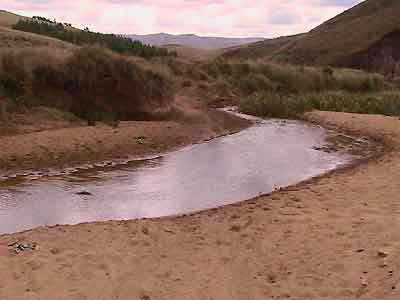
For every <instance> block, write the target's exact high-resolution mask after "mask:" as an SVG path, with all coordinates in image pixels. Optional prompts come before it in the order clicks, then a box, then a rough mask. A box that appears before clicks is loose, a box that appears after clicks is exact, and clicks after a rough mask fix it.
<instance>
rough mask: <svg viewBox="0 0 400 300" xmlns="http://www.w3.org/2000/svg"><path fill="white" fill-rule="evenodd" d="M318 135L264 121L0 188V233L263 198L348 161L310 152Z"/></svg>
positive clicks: (304, 126) (320, 139)
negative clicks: (146, 156) (150, 155)
mask: <svg viewBox="0 0 400 300" xmlns="http://www.w3.org/2000/svg"><path fill="white" fill-rule="evenodd" d="M326 134H327V132H326V131H325V129H323V128H321V127H319V126H315V125H311V124H308V123H304V122H300V121H280V120H265V121H260V122H258V123H257V124H255V125H254V126H252V127H251V128H249V129H246V130H244V131H241V132H240V133H237V134H233V135H230V136H226V137H221V138H217V139H214V140H212V141H210V142H207V143H204V144H198V145H193V146H190V147H186V148H184V149H181V150H179V151H175V152H171V153H168V154H166V155H165V156H163V157H161V158H156V159H150V160H139V161H134V162H130V163H128V164H126V165H122V166H118V167H109V168H97V169H96V168H95V169H90V170H81V171H79V172H76V173H73V174H67V175H63V176H54V177H43V178H39V179H37V180H28V179H27V180H23V181H21V182H19V183H18V184H12V185H9V184H2V185H1V186H0V234H2V233H13V232H18V231H23V230H27V229H31V228H35V227H39V226H45V225H55V224H77V223H82V222H91V221H105V220H124V219H136V218H145V217H146V218H148V217H160V216H167V215H176V214H183V213H189V212H194V211H200V210H205V209H209V208H214V207H218V206H223V205H227V204H231V203H235V202H238V201H241V200H244V199H249V198H252V197H255V196H258V195H260V194H265V193H269V192H271V191H273V190H274V189H275V188H278V187H284V186H288V185H291V184H295V183H297V182H300V181H303V180H306V179H308V178H311V177H314V176H317V175H319V174H322V173H324V172H327V171H329V170H332V169H334V168H337V167H339V166H341V165H344V164H347V163H349V162H350V160H351V159H352V157H351V156H349V155H345V154H342V153H325V152H322V151H318V150H315V148H316V147H318V146H321V145H322V144H323V143H324V140H325V138H326Z"/></svg>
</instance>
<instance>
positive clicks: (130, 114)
mask: <svg viewBox="0 0 400 300" xmlns="http://www.w3.org/2000/svg"><path fill="white" fill-rule="evenodd" d="M0 91H1V92H2V93H3V94H4V95H5V96H6V97H7V99H8V100H7V102H8V103H7V105H6V106H7V110H11V111H12V110H18V109H20V110H23V109H24V108H27V107H34V106H47V107H55V108H59V109H61V110H63V111H69V112H72V113H74V114H75V115H77V116H79V117H82V118H85V119H88V120H90V119H101V118H104V117H105V116H107V117H110V118H114V119H118V120H135V119H146V118H150V117H151V116H152V115H153V114H157V113H159V112H160V111H166V110H168V109H169V107H170V104H171V103H172V101H173V99H174V91H173V85H172V84H171V83H170V81H169V80H168V79H167V78H166V77H165V76H163V75H162V74H161V73H158V72H156V71H150V70H146V69H144V68H142V67H140V66H139V65H138V64H136V63H135V62H133V61H132V60H129V59H128V58H126V57H123V56H121V55H118V54H116V53H113V52H111V51H109V50H107V49H104V48H99V47H83V48H79V49H77V50H75V51H73V52H72V53H70V52H57V51H50V50H46V49H25V50H21V51H10V52H8V53H6V54H4V55H2V60H1V68H0Z"/></svg>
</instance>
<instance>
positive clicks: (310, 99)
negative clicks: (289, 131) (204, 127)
mask: <svg viewBox="0 0 400 300" xmlns="http://www.w3.org/2000/svg"><path fill="white" fill-rule="evenodd" d="M239 107H240V110H241V111H243V112H245V113H249V114H253V115H257V116H267V117H275V118H292V117H296V116H298V115H299V114H302V113H304V112H305V111H308V110H312V109H317V110H322V111H337V112H349V113H364V114H381V115H387V116H400V92H383V93H370V94H365V93H364V94H363V93H356V94H354V93H348V92H323V93H309V94H302V95H280V94H276V93H264V94H260V95H253V96H251V97H247V98H245V99H244V100H242V101H241V102H240V104H239Z"/></svg>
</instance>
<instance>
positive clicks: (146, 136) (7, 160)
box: [0, 96, 250, 175]
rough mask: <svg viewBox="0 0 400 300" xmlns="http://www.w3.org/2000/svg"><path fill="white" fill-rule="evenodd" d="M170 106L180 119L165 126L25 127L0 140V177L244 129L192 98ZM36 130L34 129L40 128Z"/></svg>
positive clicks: (150, 123)
mask: <svg viewBox="0 0 400 300" xmlns="http://www.w3.org/2000/svg"><path fill="white" fill-rule="evenodd" d="M175 105H176V106H177V107H178V108H179V109H180V111H181V112H182V115H179V116H178V117H175V118H172V120H168V121H143V122H138V121H132V122H121V123H120V125H119V127H118V128H113V127H111V126H108V125H106V124H101V123H98V124H97V126H95V127H89V126H82V125H80V126H72V125H70V126H68V127H66V128H55V129H52V130H39V129H38V130H35V128H30V130H31V131H32V132H28V133H24V134H17V135H11V136H0V175H1V173H5V174H14V173H17V172H18V171H19V172H21V171H24V170H29V169H34V170H37V169H45V168H48V167H71V166H72V167H73V166H76V165H80V164H86V163H95V162H99V161H104V160H108V159H124V158H135V157H141V156H143V155H149V154H159V153H163V152H165V151H169V150H171V149H175V148H177V147H181V146H184V145H188V144H193V143H197V142H201V141H203V140H207V139H210V138H213V137H216V136H220V135H225V134H230V133H233V132H237V131H239V130H241V129H243V128H245V127H248V126H249V125H250V122H248V121H245V120H243V119H240V118H237V117H235V116H233V115H228V114H226V113H223V112H219V111H215V110H211V109H209V108H207V106H206V105H205V104H204V103H202V102H201V101H199V100H196V99H189V98H186V97H183V96H178V97H177V98H176V104H175ZM39 125H41V124H39ZM39 125H36V127H39V128H41V127H40V126H39ZM57 125H58V124H57ZM21 127H23V126H21ZM22 129H24V130H26V129H25V128H22ZM22 129H21V131H23V130H22Z"/></svg>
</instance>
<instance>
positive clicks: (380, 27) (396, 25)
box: [225, 0, 400, 71]
mask: <svg viewBox="0 0 400 300" xmlns="http://www.w3.org/2000/svg"><path fill="white" fill-rule="evenodd" d="M399 20H400V0H367V1H364V2H362V3H360V4H358V5H356V6H354V7H353V8H351V9H349V10H347V11H345V12H343V13H341V14H340V15H338V16H336V17H334V18H332V19H330V20H329V21H327V22H325V23H323V24H321V25H320V26H318V27H316V28H315V29H313V30H311V31H310V32H308V33H305V34H302V35H297V36H291V37H283V38H279V39H275V40H267V41H263V42H259V43H255V44H251V45H249V46H246V47H239V48H237V49H232V51H230V52H228V53H226V54H225V55H227V56H233V57H235V56H236V57H254V56H256V57H259V58H265V59H270V60H277V61H285V62H289V63H294V64H319V65H333V66H339V67H351V68H360V69H367V70H374V71H381V70H382V68H384V67H385V65H389V67H390V66H391V65H395V64H394V62H397V63H399V62H400V21H399Z"/></svg>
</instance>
